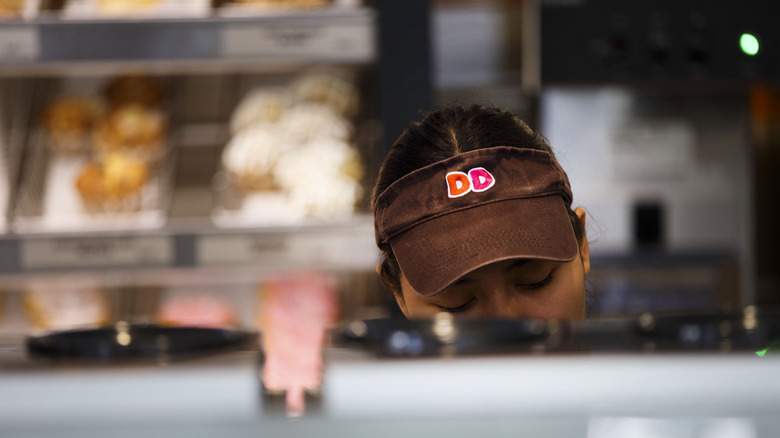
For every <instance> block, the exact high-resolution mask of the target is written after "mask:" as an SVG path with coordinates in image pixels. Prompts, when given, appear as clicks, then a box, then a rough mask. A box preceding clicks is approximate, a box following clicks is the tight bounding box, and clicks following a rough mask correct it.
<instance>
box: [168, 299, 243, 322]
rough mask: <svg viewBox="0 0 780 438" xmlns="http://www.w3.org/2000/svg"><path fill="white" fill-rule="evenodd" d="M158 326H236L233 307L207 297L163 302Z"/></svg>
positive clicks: (236, 319) (236, 320)
mask: <svg viewBox="0 0 780 438" xmlns="http://www.w3.org/2000/svg"><path fill="white" fill-rule="evenodd" d="M157 321H158V322H159V323H160V324H166V325H176V326H190V327H212V328H219V327H225V326H235V325H237V322H238V318H237V317H236V312H235V310H234V309H233V307H232V306H231V305H230V304H229V303H227V302H225V301H223V300H220V299H218V298H215V297H212V296H209V295H180V296H177V297H173V298H171V299H169V300H167V301H165V302H164V303H163V304H162V306H161V307H160V310H159V311H158V312H157Z"/></svg>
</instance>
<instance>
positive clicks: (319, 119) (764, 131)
mask: <svg viewBox="0 0 780 438" xmlns="http://www.w3.org/2000/svg"><path fill="white" fill-rule="evenodd" d="M6 4H7V5H8V6H4V9H3V17H4V21H3V23H2V27H0V52H1V53H2V55H3V56H2V62H0V115H2V117H0V122H1V123H2V124H1V125H0V132H1V133H2V136H1V137H0V140H1V141H2V144H0V146H1V147H0V150H1V151H2V154H0V159H2V166H1V167H0V169H2V176H3V177H2V178H0V184H2V185H0V208H2V209H3V211H2V216H1V217H0V231H2V235H0V262H1V264H0V286H2V289H0V290H2V294H3V296H4V303H5V304H4V306H3V307H2V312H0V333H14V334H19V333H27V332H28V331H29V330H30V329H32V328H34V327H35V324H32V325H31V320H32V319H35V317H33V318H32V319H31V317H30V315H28V313H29V312H30V309H35V308H37V307H40V306H44V307H46V306H54V307H57V306H67V305H68V304H67V303H66V302H65V300H60V301H62V302H59V303H55V302H54V300H55V298H45V296H48V295H52V294H53V295H57V296H60V298H61V296H62V295H63V294H62V293H60V292H56V291H57V290H60V289H62V290H71V289H73V290H83V289H85V288H86V289H90V290H92V292H89V294H94V296H95V297H97V298H95V299H99V300H101V302H103V303H104V304H102V305H101V306H103V307H105V309H104V311H102V312H101V313H104V314H105V315H110V316H106V318H108V319H110V320H114V319H117V318H119V319H122V320H131V321H147V322H148V321H153V320H155V318H157V313H158V312H159V310H160V308H161V306H162V304H163V303H164V302H165V301H166V300H168V299H173V298H169V296H170V297H174V296H181V295H187V294H193V296H194V295H197V296H198V297H203V298H204V299H210V300H215V301H225V300H226V301H230V303H222V304H225V305H226V306H227V307H229V308H233V307H236V306H238V307H240V308H241V309H243V310H242V312H241V315H240V317H239V316H234V317H232V318H233V319H232V320H231V321H232V322H231V323H233V324H238V325H241V326H253V325H254V324H255V319H256V318H255V313H256V302H257V295H258V292H257V291H258V290H259V289H261V288H262V284H263V281H264V278H265V277H266V276H268V275H272V274H278V273H285V274H287V273H289V274H293V275H294V274H295V273H296V272H305V271H308V270H318V271H323V272H327V273H329V275H333V276H334V277H337V278H338V281H339V284H340V286H339V292H340V293H339V296H340V299H341V300H342V301H343V303H342V311H343V313H344V317H345V318H346V317H352V316H361V315H387V314H393V313H394V312H395V311H396V309H395V306H394V305H393V304H392V303H391V302H390V301H388V300H387V294H386V292H383V291H381V290H380V286H379V285H378V282H377V281H376V279H375V276H374V273H373V267H374V265H375V263H376V260H377V254H376V250H375V249H374V245H373V237H372V235H373V231H372V225H371V218H370V211H369V208H368V197H369V195H370V191H371V187H372V183H373V180H374V178H375V176H376V173H377V168H378V166H379V164H380V163H381V160H382V158H383V156H384V154H385V153H386V151H387V150H388V148H389V145H390V144H391V143H392V141H393V139H394V138H395V137H397V135H398V134H399V133H400V132H401V130H402V129H403V128H404V127H405V126H406V125H407V124H408V123H409V122H410V121H412V120H416V119H419V117H420V115H421V114H422V113H424V111H426V110H428V109H430V108H435V107H439V106H443V105H451V104H471V103H479V104H484V105H496V106H500V107H504V108H508V109H511V110H513V111H515V112H517V113H518V114H520V115H521V117H523V118H524V119H525V120H527V121H528V123H529V124H530V125H531V126H532V127H534V128H535V129H538V130H540V131H541V132H542V134H543V135H544V136H545V137H547V138H548V140H549V142H550V143H551V144H552V146H553V148H554V149H555V151H556V153H557V155H558V158H559V159H560V160H561V162H562V163H563V165H564V167H565V169H566V170H567V171H568V173H569V177H570V179H571V181H572V184H573V187H574V189H575V192H574V193H575V202H574V203H575V204H577V205H579V206H582V207H584V208H585V209H586V210H587V211H588V225H587V232H588V236H589V240H590V242H591V251H592V253H593V258H594V261H593V271H592V273H591V275H590V276H589V280H588V281H589V286H588V288H589V290H590V291H591V293H592V295H593V296H594V300H595V302H596V303H597V305H598V307H599V308H600V309H601V314H602V315H603V316H614V315H631V314H637V313H639V312H643V311H696V310H712V309H725V310H728V309H732V308H738V307H741V306H744V305H747V304H771V303H775V302H777V300H778V299H779V298H778V293H777V290H778V274H777V273H776V269H775V266H776V265H777V255H776V254H777V251H776V250H775V248H776V247H777V245H778V243H780V242H779V239H778V232H777V231H776V227H775V226H774V221H773V219H772V218H773V217H774V215H775V213H776V209H777V207H776V202H775V201H776V194H775V189H776V188H777V187H778V181H777V177H776V174H777V172H775V170H776V169H777V166H778V158H777V153H778V152H777V148H778V146H777V143H778V140H777V138H776V137H777V133H776V131H777V129H776V128H777V126H776V125H777V123H776V121H775V120H776V118H777V105H778V101H777V96H776V89H775V88H776V86H777V84H776V82H777V77H778V73H780V72H779V71H778V70H780V65H777V63H775V62H774V60H773V59H774V58H773V56H774V53H775V51H776V45H777V42H776V41H775V40H774V36H773V35H774V33H773V32H775V31H774V30H773V26H772V23H771V21H768V20H767V19H766V17H767V16H768V15H771V13H773V12H775V10H774V9H772V8H774V6H772V5H771V4H770V2H760V1H752V2H747V3H745V4H744V5H743V6H741V7H740V8H739V11H736V12H733V14H732V11H729V12H727V11H725V10H720V9H713V8H710V7H709V6H708V5H707V4H706V3H700V2H694V1H688V2H684V3H678V2H652V3H649V2H638V3H636V4H633V3H632V4H631V5H623V4H621V3H620V2H610V1H606V0H603V1H589V2H579V1H480V2H476V1H454V0H438V1H431V2H422V1H421V2H411V3H409V4H405V3H404V4H403V5H401V4H396V3H395V2H390V1H388V2H383V1H374V2H361V1H349V0H340V1H313V0H312V1H308V2H306V1H302V2H281V1H280V2H270V1H257V2H252V1H206V0H189V1H184V0H180V1H173V0H167V1H163V0H160V1H149V2H127V1H125V2H123V1H108V0H107V1H97V0H95V1H91V0H70V1H54V0H34V1H21V0H20V1H16V2H13V1H12V2H6V3H4V5H6ZM737 13H738V14H737ZM734 14H737V15H734ZM84 284H87V285H89V286H83V285H84ZM52 291H53V292H52ZM73 293H76V292H73ZM29 297H36V298H34V299H32V301H30V300H28V298H29ZM39 300H42V301H43V302H41V303H38V302H37V301H39ZM49 300H50V301H52V302H49ZM74 302H76V301H74ZM239 302H241V303H243V304H238V303H239ZM25 303H26V304H25ZM25 309H26V310H25ZM33 312H34V310H33ZM231 312H232V313H238V312H233V311H231ZM39 319H40V318H39ZM44 319H45V318H44ZM77 320H78V318H77ZM71 322H72V321H71ZM76 322H79V323H83V324H90V323H94V322H95V321H90V320H89V318H87V320H86V321H76ZM38 324H39V325H40V324H44V326H45V325H46V323H45V322H41V321H39V323H38Z"/></svg>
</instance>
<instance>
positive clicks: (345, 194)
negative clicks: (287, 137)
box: [274, 138, 363, 218]
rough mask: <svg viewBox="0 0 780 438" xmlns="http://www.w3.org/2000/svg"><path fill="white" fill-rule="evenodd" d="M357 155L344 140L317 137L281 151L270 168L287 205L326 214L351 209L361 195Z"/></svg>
mask: <svg viewBox="0 0 780 438" xmlns="http://www.w3.org/2000/svg"><path fill="white" fill-rule="evenodd" d="M362 175H363V167H362V165H361V163H360V155H359V154H358V152H357V151H356V150H355V149H354V148H353V147H352V146H350V145H349V144H348V143H346V142H344V141H340V140H335V139H329V138H321V139H317V140H313V141H310V142H308V143H306V144H305V145H303V146H301V147H300V148H298V149H296V150H294V151H291V152H288V153H285V154H284V155H283V156H282V157H281V158H280V159H279V162H278V165H277V166H276V169H275V171H274V177H275V179H276V182H277V184H278V185H279V187H281V188H282V189H283V190H284V191H285V193H287V195H288V199H289V202H290V204H291V206H292V207H293V208H295V209H298V210H299V211H302V212H303V213H305V214H307V215H310V216H314V217H321V218H329V217H335V216H341V215H345V214H349V213H352V212H353V211H354V207H355V202H356V201H357V199H358V198H359V197H360V196H361V195H362V185H361V183H360V179H361V177H362Z"/></svg>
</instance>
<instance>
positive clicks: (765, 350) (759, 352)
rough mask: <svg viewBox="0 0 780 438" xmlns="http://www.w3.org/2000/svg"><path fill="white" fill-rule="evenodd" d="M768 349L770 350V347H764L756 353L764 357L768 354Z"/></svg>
mask: <svg viewBox="0 0 780 438" xmlns="http://www.w3.org/2000/svg"><path fill="white" fill-rule="evenodd" d="M767 350H769V348H764V349H763V350H761V351H756V355H757V356H758V357H764V356H766V352H767Z"/></svg>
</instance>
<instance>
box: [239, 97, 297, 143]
mask: <svg viewBox="0 0 780 438" xmlns="http://www.w3.org/2000/svg"><path fill="white" fill-rule="evenodd" d="M291 104H292V95H291V94H290V92H289V90H287V89H286V88H283V87H260V88H255V89H253V90H251V91H250V92H249V93H247V95H246V96H245V97H244V98H243V99H241V102H240V103H239V104H238V106H237V107H236V109H235V110H234V111H233V114H232V116H231V118H230V131H231V133H233V134H235V133H237V132H238V131H241V130H242V129H246V128H248V127H250V126H252V125H255V124H258V123H276V122H277V121H279V118H280V117H281V116H282V113H283V112H284V111H285V110H286V109H287V108H289V107H290V105H291Z"/></svg>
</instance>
